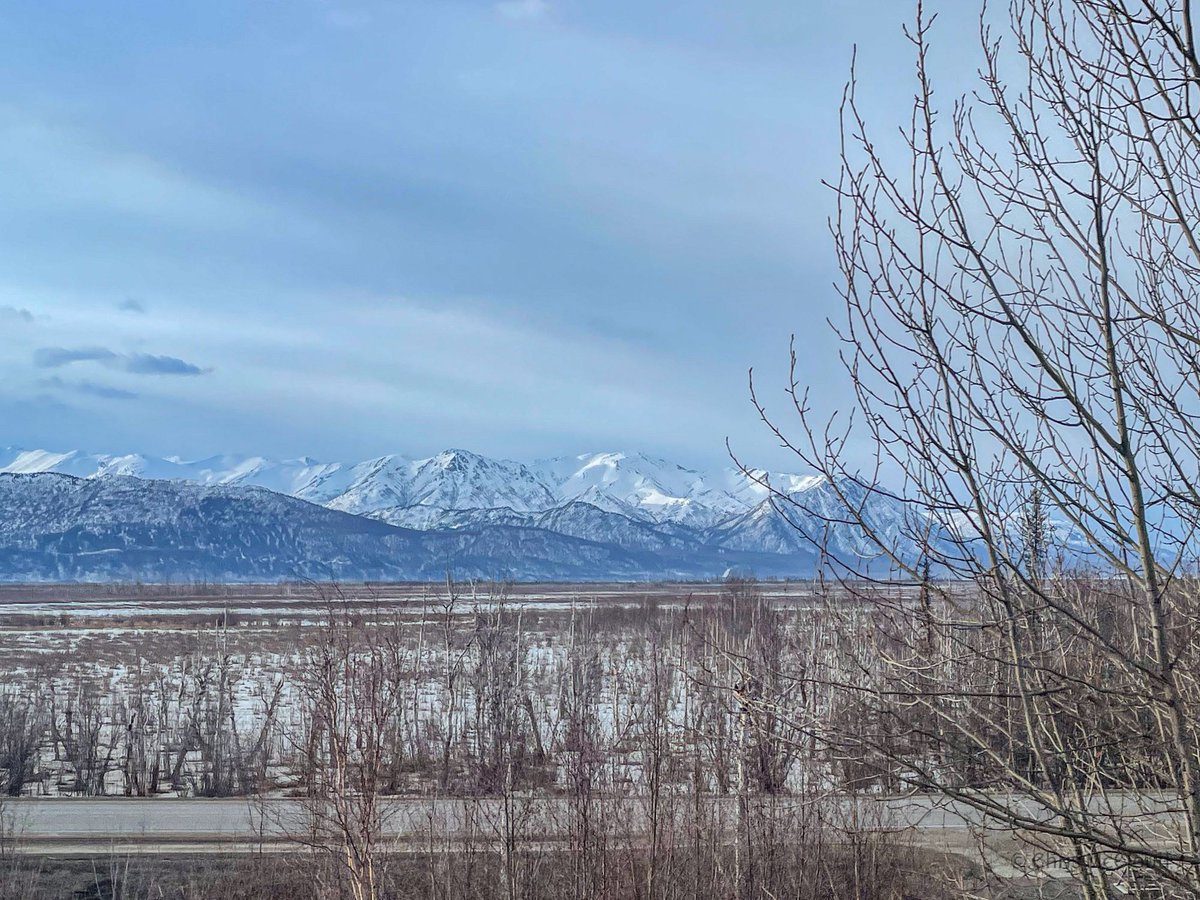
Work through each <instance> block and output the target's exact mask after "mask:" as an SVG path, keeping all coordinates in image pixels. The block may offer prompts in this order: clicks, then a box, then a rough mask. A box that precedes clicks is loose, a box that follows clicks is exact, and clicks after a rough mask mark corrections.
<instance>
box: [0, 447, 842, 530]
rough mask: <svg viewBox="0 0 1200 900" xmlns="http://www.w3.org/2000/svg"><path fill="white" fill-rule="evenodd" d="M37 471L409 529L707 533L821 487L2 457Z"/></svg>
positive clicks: (594, 473)
mask: <svg viewBox="0 0 1200 900" xmlns="http://www.w3.org/2000/svg"><path fill="white" fill-rule="evenodd" d="M38 472H58V473H60V474H64V475H74V476H76V477H79V478H99V477H103V476H108V475H128V476H133V477H138V478H150V479H163V480H181V481H191V482H195V483H197V484H206V485H216V484H225V485H250V486H254V487H263V488H267V489H268V490H272V491H276V492H278V493H281V494H288V495H290V496H293V497H299V498H300V499H302V500H308V501H310V502H313V503H319V504H322V505H324V506H328V507H330V508H331V509H337V510H341V511H343V512H351V513H355V514H357V515H369V514H372V513H380V512H382V511H389V517H393V518H394V517H397V514H396V512H395V511H396V510H399V509H403V508H405V507H420V508H421V510H420V511H419V512H415V513H414V515H413V516H412V519H413V521H414V522H420V521H434V520H436V519H437V514H436V513H437V512H447V511H453V510H468V509H472V510H473V509H510V510H513V511H515V512H522V513H529V512H546V511H549V510H552V509H556V508H558V507H562V506H564V505H566V504H569V503H575V502H581V503H587V504H590V505H592V506H595V507H598V508H600V509H603V510H607V511H609V512H615V513H620V514H621V515H625V516H630V517H632V518H636V519H642V520H644V521H647V522H653V523H666V522H674V523H679V524H683V525H688V526H691V527H695V528H708V527H711V526H713V525H716V524H717V523H719V522H721V521H724V520H727V519H730V518H733V517H735V516H738V515H741V514H744V513H746V512H749V511H750V510H752V509H754V508H755V507H757V506H758V505H759V504H760V503H762V501H763V500H765V499H767V497H768V495H769V491H768V490H767V488H766V487H764V486H763V485H762V484H760V483H759V481H760V480H766V481H767V482H768V483H769V484H770V485H772V486H773V487H774V488H776V489H777V490H782V491H785V492H787V493H793V492H796V491H803V490H807V489H809V488H810V487H814V486H816V485H817V484H818V482H819V480H820V479H818V478H816V477H815V476H804V475H790V474H774V473H767V472H763V471H752V472H751V473H750V475H749V476H748V475H747V474H746V473H743V472H741V471H739V470H737V469H735V468H726V469H722V470H719V471H716V472H701V471H699V470H696V469H690V468H686V467H684V466H681V465H678V464H677V463H673V462H670V461H668V460H664V459H656V458H654V457H651V456H647V455H645V454H641V453H620V452H605V453H585V454H580V455H579V456H569V457H559V458H555V459H545V460H538V461H537V462H534V463H532V464H530V465H526V464H523V463H520V462H513V461H511V460H501V459H492V458H489V457H486V456H482V455H480V454H477V453H472V452H470V451H467V450H446V451H443V452H442V453H439V454H437V455H436V456H432V457H429V458H427V459H412V458H409V457H405V456H398V455H391V456H383V457H379V458H378V459H371V460H366V461H363V462H357V463H341V462H318V461H317V460H313V459H310V458H307V457H305V458H301V459H294V460H271V459H267V458H264V457H259V456H249V457H241V456H215V457H210V458H208V459H202V460H196V461H187V460H182V459H179V458H177V457H168V458H157V459H156V458H152V457H147V456H143V455H141V454H129V455H124V456H111V455H102V454H87V453H83V452H81V451H69V452H65V453H56V452H50V451H46V450H22V449H19V448H11V447H10V448H3V449H0V473H21V474H31V473H38ZM416 527H420V526H419V525H418V526H416Z"/></svg>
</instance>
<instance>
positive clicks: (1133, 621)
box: [755, 0, 1200, 898]
mask: <svg viewBox="0 0 1200 900" xmlns="http://www.w3.org/2000/svg"><path fill="white" fill-rule="evenodd" d="M1195 12H1196V10H1195V9H1194V7H1193V3H1192V2H1191V0H1011V3H1010V4H1008V8H1007V10H1006V11H1003V12H996V11H993V10H988V9H985V10H984V11H983V13H982V16H981V26H980V30H979V37H980V60H981V65H980V83H979V86H978V88H977V90H975V91H974V92H973V93H971V94H970V95H968V96H965V97H962V98H960V99H958V100H957V101H956V102H954V103H953V104H951V105H949V106H946V107H941V106H939V103H938V102H937V100H936V99H935V94H934V87H933V82H932V78H931V76H930V68H929V58H930V53H931V35H932V34H933V33H934V32H933V29H932V26H933V18H934V17H933V16H931V15H929V14H928V13H927V11H926V10H925V9H924V8H923V7H922V6H919V7H918V12H917V16H916V21H915V24H914V25H913V27H912V28H910V29H909V31H908V32H907V34H908V38H909V39H910V41H911V43H912V46H913V49H914V55H915V60H916V72H915V85H916V90H915V103H914V106H913V109H912V116H911V118H910V119H909V120H908V121H907V123H906V124H905V125H904V127H903V128H902V135H903V141H902V143H901V144H900V145H899V151H898V152H894V151H893V149H890V146H891V144H890V142H883V143H881V142H879V141H878V140H877V139H876V137H875V135H874V134H873V132H872V130H871V129H869V128H868V125H867V122H866V121H865V117H864V115H863V114H862V113H861V107H860V105H859V102H858V98H857V87H856V84H855V81H854V78H853V76H852V78H851V83H850V86H849V88H848V90H847V93H846V96H845V102H844V105H843V134H842V162H843V165H842V173H841V177H840V179H839V180H838V181H837V183H836V184H834V185H833V188H834V190H835V193H836V198H837V204H838V205H837V214H836V217H835V219H834V221H833V223H832V229H833V233H834V237H835V243H836V250H837V258H838V261H839V263H840V266H841V272H842V287H843V297H844V300H845V311H846V316H845V319H844V320H843V322H842V324H841V325H840V326H839V327H838V334H839V336H840V338H841V340H842V341H843V346H844V353H843V359H844V361H845V365H846V370H847V374H848V376H849V378H848V380H849V383H850V384H851V385H852V387H853V391H854V395H855V398H856V403H855V406H856V412H855V415H854V416H853V417H851V418H850V419H848V420H842V419H837V418H835V419H834V420H833V421H830V422H819V421H817V420H816V418H815V417H814V414H813V412H812V411H811V410H810V407H809V405H808V402H807V398H806V395H805V392H804V389H803V388H802V387H801V385H800V384H799V383H798V379H797V377H796V369H795V357H794V354H793V378H792V381H791V385H790V400H791V405H792V409H791V412H792V413H794V414H795V415H796V416H798V419H799V426H800V427H799V428H798V429H795V430H794V429H793V428H792V426H791V425H789V424H788V423H787V422H786V421H785V420H784V419H781V418H780V417H779V416H778V415H776V414H775V413H774V412H769V411H768V410H767V409H766V407H765V405H764V404H763V403H762V402H760V401H759V400H757V399H756V401H755V402H756V404H758V407H759V410H760V413H761V414H762V416H763V418H764V420H765V421H766V422H767V423H768V424H769V425H770V426H771V427H772V428H773V429H774V430H775V433H776V434H777V435H778V436H779V437H780V438H781V439H783V440H784V441H785V442H786V443H787V444H788V446H790V447H791V448H792V449H793V450H794V451H795V452H796V453H797V454H799V455H800V456H801V457H802V458H803V459H805V460H806V461H808V462H809V463H810V464H811V465H813V466H815V467H816V468H817V469H818V470H819V471H821V472H822V473H824V474H825V475H826V476H827V478H828V482H829V489H830V490H831V491H833V492H834V493H835V495H836V497H837V499H838V501H839V503H838V504H837V507H838V508H837V510H836V511H834V512H831V511H830V509H829V508H828V507H826V508H823V509H807V510H806V511H807V512H811V513H813V514H814V515H816V516H818V517H819V518H820V519H821V520H822V521H823V522H824V526H823V528H822V529H813V533H812V534H810V536H811V537H812V538H813V540H814V541H816V542H818V543H821V544H823V545H824V547H825V549H826V554H827V555H826V559H828V561H829V565H830V567H831V569H832V570H833V571H834V572H835V573H836V574H837V575H838V576H839V578H840V580H841V581H842V582H843V590H842V591H841V592H840V593H839V594H838V596H839V597H840V598H841V599H842V600H844V599H845V598H846V597H847V596H848V594H847V592H849V595H854V596H855V597H856V599H859V600H863V599H865V600H867V601H869V603H870V606H869V610H870V612H869V615H868V616H867V618H866V619H865V620H856V621H855V622H854V623H849V622H847V630H848V631H849V630H851V624H852V628H853V630H856V633H857V634H858V636H859V637H860V638H861V637H864V636H866V637H867V638H868V639H867V640H865V641H864V643H863V644H862V645H861V646H860V647H859V648H858V651H856V652H857V658H856V660H855V662H854V665H852V666H849V667H847V668H845V669H844V670H842V671H833V670H831V669H830V670H827V671H825V672H823V673H821V675H820V677H821V678H825V679H828V680H829V681H830V682H836V683H837V684H838V685H839V689H840V691H841V693H842V695H843V696H844V697H846V698H847V701H846V702H848V703H851V704H852V705H853V706H854V707H855V709H856V710H857V712H856V713H855V716H854V723H855V727H856V731H855V732H854V733H850V732H848V731H847V730H845V729H842V730H840V731H839V730H838V729H832V730H831V731H830V733H829V735H828V737H829V739H830V740H831V741H834V742H837V741H841V742H842V743H843V746H844V748H845V749H846V750H847V751H848V752H851V751H852V752H853V753H854V754H856V755H857V758H859V759H863V758H867V757H872V758H876V759H880V760H883V761H885V762H886V764H887V765H888V766H889V768H890V769H891V771H892V773H893V775H894V777H897V778H900V779H901V780H903V781H904V782H906V783H908V784H910V785H913V786H915V787H917V788H919V789H923V790H933V791H937V792H940V793H942V794H945V795H948V796H950V797H952V798H954V799H955V800H956V801H958V802H959V803H960V804H963V805H965V806H966V807H968V808H971V809H974V810H975V811H976V814H977V815H978V816H979V817H981V820H982V821H984V822H987V823H991V824H993V825H996V826H1003V827H1006V828H1010V829H1016V830H1017V832H1018V834H1019V835H1021V836H1022V837H1023V839H1024V840H1026V841H1028V842H1029V843H1031V844H1033V845H1035V846H1037V847H1038V848H1039V849H1041V850H1043V851H1045V852H1048V853H1050V854H1052V855H1053V856H1054V857H1055V858H1057V859H1058V860H1060V861H1061V862H1062V863H1064V864H1065V865H1067V866H1069V867H1070V868H1071V869H1073V871H1074V872H1075V873H1076V875H1077V876H1078V878H1079V880H1080V881H1081V883H1082V884H1083V885H1084V889H1085V891H1086V895H1087V896H1088V897H1094V898H1107V897H1112V896H1118V895H1126V894H1125V893H1123V892H1128V891H1133V890H1136V891H1141V890H1144V888H1143V887H1137V885H1144V884H1146V883H1147V882H1148V881H1153V882H1154V883H1155V884H1156V885H1158V886H1159V888H1161V889H1163V890H1168V891H1170V892H1174V893H1176V894H1179V895H1181V896H1196V895H1198V894H1200V735H1198V734H1197V727H1198V723H1200V686H1198V681H1197V676H1198V675H1200V657H1198V654H1197V650H1198V646H1197V642H1196V640H1195V635H1196V625H1197V622H1200V603H1198V602H1197V600H1198V593H1200V592H1198V587H1200V585H1198V583H1197V580H1196V577H1195V574H1194V567H1195V563H1196V555H1197V554H1196V550H1197V545H1196V540H1195V535H1196V529H1197V527H1198V526H1200V278H1198V276H1200V118H1198V117H1200V49H1198V44H1197V34H1196V30H1195V21H1194V18H1195ZM792 433H798V434H799V435H800V436H799V437H797V438H794V439H793V438H792V437H791V434H792ZM864 433H865V435H866V436H868V437H869V438H870V439H871V440H872V441H873V443H874V445H875V446H876V447H877V448H878V452H877V455H876V456H875V458H874V459H873V460H870V461H868V462H867V463H865V464H864V463H863V462H862V461H861V459H859V460H855V459H853V458H852V455H851V454H850V453H849V449H850V446H851V445H850V441H851V440H852V439H856V440H857V439H860V438H861V437H862V436H863V435H864ZM884 483H886V484H889V485H891V486H892V487H891V488H890V489H885V488H883V487H881V486H880V485H881V484H884ZM776 501H777V504H778V505H779V507H780V508H781V509H782V510H784V511H785V512H786V511H788V510H789V509H794V508H795V506H794V504H798V505H800V506H804V505H805V501H804V500H803V499H802V498H797V497H793V496H787V495H783V494H777V495H776ZM1034 502H1036V504H1037V507H1040V508H1039V509H1037V510H1036V511H1035V510H1034V509H1033V508H1032V506H1033V503H1034ZM881 508H887V509H889V510H891V511H893V512H894V513H896V516H894V517H893V518H895V517H898V518H899V519H900V520H901V521H902V523H903V525H902V527H898V528H897V527H884V525H883V524H882V522H881V519H880V516H879V514H878V511H879V510H880V509H881ZM1022 508H1024V516H1022ZM1031 516H1032V517H1033V518H1034V519H1036V520H1037V522H1036V528H1035V529H1034V531H1035V532H1036V534H1031V531H1030V526H1031V525H1034V524H1035V523H1034V522H1033V521H1032V520H1031V518H1030V517H1031ZM1023 518H1024V520H1025V521H1024V522H1022V519H1023ZM1043 519H1044V520H1045V521H1047V522H1049V523H1050V524H1051V526H1052V528H1051V530H1052V531H1053V533H1054V539H1055V543H1056V545H1057V546H1056V548H1055V550H1056V559H1055V561H1054V562H1055V564H1054V565H1053V566H1050V565H1049V562H1050V560H1049V559H1047V557H1046V548H1045V547H1044V546H1043V540H1044V539H1046V538H1047V534H1046V528H1045V527H1044V526H1043V521H1042V520H1043ZM846 524H850V525H853V526H854V527H855V528H857V529H859V530H861V532H863V533H865V535H866V536H867V542H866V545H865V547H864V548H863V549H861V550H860V549H859V548H857V547H854V546H849V545H848V544H847V542H845V541H843V542H841V543H840V544H839V543H838V542H837V541H829V540H828V537H829V535H830V533H831V531H835V530H836V529H838V528H839V527H842V526H844V525H846ZM1023 526H1024V527H1023ZM818 531H819V532H821V533H817V532H818ZM1031 539H1032V543H1033V544H1034V545H1035V546H1031ZM923 559H924V560H926V562H924V563H923V562H921V560H923ZM926 572H932V573H933V574H934V575H935V576H936V581H935V582H934V586H933V593H934V594H936V596H934V597H930V596H928V595H927V594H926V595H924V596H925V599H926V608H927V610H928V614H927V615H926V616H920V615H913V609H914V604H915V602H916V598H917V596H918V595H917V593H916V592H915V591H906V590H899V589H895V588H893V587H890V586H889V583H890V584H895V583H897V582H906V583H912V582H918V583H922V584H924V585H926V586H928V585H929V583H930V579H929V578H928V577H926ZM864 579H865V580H864ZM964 586H965V587H964ZM966 588H969V590H968V589H966ZM843 608H845V605H844V606H843ZM923 618H924V619H926V620H927V623H926V624H927V625H928V627H925V626H924V625H922V624H921V621H920V620H921V619H923ZM1151 813H1153V814H1154V816H1155V817H1154V819H1153V821H1154V822H1155V823H1156V824H1155V826H1154V827H1151V826H1150V825H1149V824H1148V822H1150V821H1151V818H1150V814H1151ZM1159 888H1156V889H1159ZM1147 896H1148V895H1147Z"/></svg>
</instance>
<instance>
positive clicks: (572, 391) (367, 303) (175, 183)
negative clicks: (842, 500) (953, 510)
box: [0, 0, 962, 465]
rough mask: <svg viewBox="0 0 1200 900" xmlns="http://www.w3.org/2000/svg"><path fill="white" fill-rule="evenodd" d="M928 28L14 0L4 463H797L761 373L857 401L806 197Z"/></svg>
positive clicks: (894, 104) (3, 201) (6, 75)
mask: <svg viewBox="0 0 1200 900" xmlns="http://www.w3.org/2000/svg"><path fill="white" fill-rule="evenodd" d="M910 11H911V10H910V4H908V3H903V2H902V3H897V2H893V0H846V2H838V3H817V2H802V0H747V2H744V3H728V2H705V0H697V2H688V3H676V2H645V0H640V2H625V0H605V2H597V0H591V2H573V0H505V2H492V0H436V2H427V3H408V2H389V3H370V2H361V3H360V2H352V0H346V2H334V0H277V2H253V3H249V2H245V0H237V2H224V0H202V2H192V0H172V2H170V3H150V2H145V0H142V2H136V3H134V2H120V0H113V2H107V3H104V4H79V3H74V2H71V3H68V2H57V0H43V2H37V3H33V2H28V3H17V4H13V5H10V6H9V7H8V8H7V9H6V16H5V27H4V29H2V30H0V235H3V239H2V240H0V416H3V421H4V434H3V435H0V444H18V445H25V446H48V447H52V448H66V447H82V448H86V449H89V450H94V451H107V452H116V451H125V450H141V451H145V452H151V453H157V454H179V455H183V456H191V457H198V456H203V455H207V454H210V453H214V452H224V451H229V452H257V453H265V454H269V455H282V456H294V455H301V454H309V455H314V456H318V457H323V458H335V459H349V458H360V457H365V456H370V455H376V454H382V453H385V452H406V453H414V454H416V453H426V452H434V451H436V450H438V449H441V448H443V447H448V446H462V447H469V448H472V449H476V450H479V451H481V452H485V453H492V454H497V455H505V456H511V457H516V458H532V457H538V456H543V455H557V454H561V453H567V452H582V451H589V450H600V449H613V448H620V449H643V450H646V451H650V452H654V453H658V454H662V455H668V456H672V457H676V458H679V459H681V460H683V461H686V462H692V463H696V464H712V463H719V462H721V461H722V460H723V459H724V458H725V457H724V440H725V438H726V437H727V436H728V437H730V438H731V439H732V441H733V443H734V445H735V447H736V448H737V449H738V450H739V451H740V452H741V453H743V454H744V455H745V456H746V457H747V458H748V459H749V460H750V461H754V462H757V461H762V462H763V463H765V464H771V465H778V464H786V461H787V457H786V456H785V455H784V454H782V453H781V452H780V451H778V450H777V449H776V448H775V447H774V446H773V445H772V442H771V440H770V438H769V435H767V434H766V432H765V430H764V429H763V428H762V427H761V426H759V425H757V424H756V419H755V415H754V413H753V410H752V409H751V407H750V404H749V400H748V396H747V391H746V370H747V369H748V368H749V367H750V366H752V365H753V366H755V368H756V370H757V371H758V372H759V377H760V378H761V379H762V384H763V387H764V393H765V396H766V399H767V400H768V402H769V403H771V404H772V405H773V406H779V405H780V401H781V400H782V389H783V387H784V376H785V371H784V364H785V363H786V356H787V341H788V335H789V333H791V332H795V333H796V335H797V340H798V343H799V348H800V353H801V361H802V375H803V377H804V379H805V381H806V382H807V383H810V384H811V385H813V387H814V388H815V390H816V392H817V394H818V395H819V397H820V401H819V402H820V403H821V404H822V408H828V409H829V410H832V409H834V408H837V407H838V406H839V405H841V404H842V403H843V402H844V400H845V398H846V396H847V394H846V391H845V390H844V387H843V386H842V385H841V381H842V376H841V373H840V371H839V370H838V369H837V364H836V348H835V347H834V346H833V342H832V338H831V336H830V334H829V332H828V331H827V329H826V326H825V325H824V319H825V317H826V316H829V315H833V314H835V313H836V299H835V295H834V292H833V289H832V287H831V282H832V281H833V279H834V271H833V269H832V267H831V260H832V255H831V252H830V240H829V237H828V234H827V231H826V218H827V216H828V215H829V213H830V212H831V210H832V198H831V197H830V195H829V193H828V191H827V190H825V189H824V188H822V187H821V186H820V180H821V179H822V178H832V177H834V176H835V175H836V114H837V104H838V101H839V98H840V91H841V86H842V82H843V81H844V78H845V75H846V72H847V67H848V64H849V60H850V52H851V46H852V44H853V43H855V42H858V44H859V45H860V48H861V49H860V55H861V57H862V69H863V75H864V81H865V82H866V84H867V86H868V87H869V94H870V100H869V103H870V104H871V105H872V107H873V108H876V109H878V110H879V111H881V112H882V113H885V114H890V113H891V112H892V111H894V110H898V109H901V108H902V107H903V105H904V104H905V103H906V100H907V97H908V96H909V94H910V93H911V87H910V86H909V84H908V83H907V81H906V79H905V77H904V76H906V74H907V72H908V71H909V69H910V66H909V64H908V50H907V47H906V45H905V43H904V41H903V38H902V36H901V35H900V31H899V29H900V25H901V24H902V22H903V21H904V20H905V18H906V17H907V16H908V14H909V13H910ZM955 27H956V26H953V25H950V26H946V25H943V31H947V32H950V34H951V36H953V38H954V41H957V42H961V40H962V35H961V34H959V35H957V36H954V29H955ZM951 43H953V41H952V42H951Z"/></svg>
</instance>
